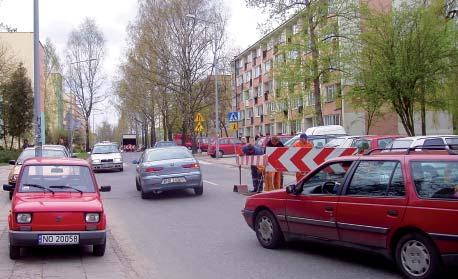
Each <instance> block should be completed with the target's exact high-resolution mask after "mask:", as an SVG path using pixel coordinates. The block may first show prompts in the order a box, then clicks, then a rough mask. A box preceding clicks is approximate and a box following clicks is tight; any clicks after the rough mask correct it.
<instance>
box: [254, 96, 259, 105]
mask: <svg viewBox="0 0 458 279" xmlns="http://www.w3.org/2000/svg"><path fill="white" fill-rule="evenodd" d="M254 104H255V105H257V104H258V97H254Z"/></svg>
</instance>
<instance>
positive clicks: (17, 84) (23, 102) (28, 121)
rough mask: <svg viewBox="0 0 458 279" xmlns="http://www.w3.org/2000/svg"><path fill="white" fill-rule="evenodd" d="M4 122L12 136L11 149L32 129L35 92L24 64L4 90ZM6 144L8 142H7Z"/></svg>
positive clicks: (15, 72) (20, 65)
mask: <svg viewBox="0 0 458 279" xmlns="http://www.w3.org/2000/svg"><path fill="white" fill-rule="evenodd" d="M2 99H3V100H2V101H3V121H4V125H5V126H6V130H7V132H8V134H9V135H10V136H11V145H10V149H11V148H12V147H13V142H14V139H15V138H18V141H19V146H20V139H21V137H22V136H23V135H24V134H25V133H26V132H27V131H28V130H29V129H31V128H32V120H33V92H32V85H31V81H30V79H29V78H28V77H27V70H26V69H25V68H24V66H23V65H22V63H20V64H19V66H18V67H17V69H16V70H15V71H14V72H13V74H12V75H11V77H10V79H9V81H8V82H7V83H6V84H5V85H4V86H3V88H2ZM5 144H6V142H5Z"/></svg>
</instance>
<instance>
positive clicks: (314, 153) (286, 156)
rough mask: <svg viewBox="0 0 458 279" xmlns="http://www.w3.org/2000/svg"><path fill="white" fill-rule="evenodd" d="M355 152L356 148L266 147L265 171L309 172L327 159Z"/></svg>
mask: <svg viewBox="0 0 458 279" xmlns="http://www.w3.org/2000/svg"><path fill="white" fill-rule="evenodd" d="M355 152H356V148H331V147H326V148H305V147H267V148H266V156H267V171H285V172H309V171H311V170H314V169H315V168H316V167H318V166H319V165H321V164H322V163H324V162H325V161H327V160H329V159H332V158H336V157H340V156H348V155H352V154H354V153H355Z"/></svg>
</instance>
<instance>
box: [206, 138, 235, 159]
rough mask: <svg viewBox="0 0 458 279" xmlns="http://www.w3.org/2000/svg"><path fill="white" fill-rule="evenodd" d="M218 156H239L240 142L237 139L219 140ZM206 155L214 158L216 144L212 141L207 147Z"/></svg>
mask: <svg viewBox="0 0 458 279" xmlns="http://www.w3.org/2000/svg"><path fill="white" fill-rule="evenodd" d="M218 140H219V154H218V157H222V156H223V155H234V154H239V153H240V150H241V148H242V145H243V144H242V142H241V141H240V140H238V139H234V138H219V139H218ZM207 154H208V155H210V156H211V157H213V158H215V157H216V143H215V141H212V142H211V143H210V144H209V145H208V150H207Z"/></svg>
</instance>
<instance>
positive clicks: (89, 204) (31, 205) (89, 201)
mask: <svg viewBox="0 0 458 279" xmlns="http://www.w3.org/2000/svg"><path fill="white" fill-rule="evenodd" d="M13 211H14V212H50V211H66V212H68V211H73V212H102V211H103V206H102V203H101V201H100V200H99V199H98V197H97V196H96V194H91V195H82V196H81V195H80V194H77V193H57V194H54V196H53V195H51V194H34V195H27V196H20V195H17V196H16V197H15V198H14V201H13Z"/></svg>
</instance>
